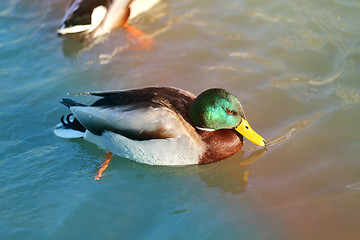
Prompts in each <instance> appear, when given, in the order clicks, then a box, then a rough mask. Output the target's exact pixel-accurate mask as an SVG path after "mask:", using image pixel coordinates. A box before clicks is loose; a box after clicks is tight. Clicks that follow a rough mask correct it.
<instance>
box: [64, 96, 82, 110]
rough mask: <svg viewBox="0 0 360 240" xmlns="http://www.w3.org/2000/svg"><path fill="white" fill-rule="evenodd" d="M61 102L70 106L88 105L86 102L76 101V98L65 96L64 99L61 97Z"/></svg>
mask: <svg viewBox="0 0 360 240" xmlns="http://www.w3.org/2000/svg"><path fill="white" fill-rule="evenodd" d="M60 103H62V104H64V105H65V106H67V107H68V108H70V107H74V106H80V107H85V106H86V105H85V104H82V103H78V102H75V101H74V100H72V99H70V98H63V99H61V101H60Z"/></svg>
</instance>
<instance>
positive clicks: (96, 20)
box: [58, 6, 107, 35]
mask: <svg viewBox="0 0 360 240" xmlns="http://www.w3.org/2000/svg"><path fill="white" fill-rule="evenodd" d="M106 13H107V9H106V7H104V6H98V7H96V8H94V10H93V12H92V13H91V24H87V25H76V26H72V27H65V24H63V25H62V26H61V27H60V29H58V33H59V34H61V35H66V34H74V33H82V32H85V31H88V32H91V31H93V30H94V29H95V28H97V27H98V26H99V25H100V23H101V22H102V21H103V20H104V18H105V16H106Z"/></svg>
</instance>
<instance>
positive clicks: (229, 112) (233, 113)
mask: <svg viewBox="0 0 360 240" xmlns="http://www.w3.org/2000/svg"><path fill="white" fill-rule="evenodd" d="M225 112H226V113H227V114H229V115H236V114H237V113H236V112H235V111H234V110H230V109H226V110H225Z"/></svg>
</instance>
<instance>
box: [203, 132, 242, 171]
mask: <svg viewBox="0 0 360 240" xmlns="http://www.w3.org/2000/svg"><path fill="white" fill-rule="evenodd" d="M196 131H197V132H198V134H199V135H200V137H201V140H202V141H203V142H205V144H206V146H207V149H206V151H205V152H204V154H203V155H202V157H201V158H200V160H199V164H205V163H211V162H217V161H220V160H222V159H224V158H228V157H230V156H232V155H234V154H235V153H237V152H238V151H239V150H240V148H241V146H242V143H243V137H242V136H241V135H240V134H238V133H236V132H235V131H234V130H230V129H222V130H216V131H212V132H210V131H203V130H201V129H197V130H196Z"/></svg>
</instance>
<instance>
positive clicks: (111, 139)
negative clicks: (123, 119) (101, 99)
mask: <svg viewBox="0 0 360 240" xmlns="http://www.w3.org/2000/svg"><path fill="white" fill-rule="evenodd" d="M84 138H85V139H86V140H88V141H89V142H92V143H94V144H96V145H98V146H99V147H101V148H102V149H108V150H109V151H110V152H112V153H114V154H117V155H119V156H122V157H125V158H127V159H130V160H133V161H136V162H140V163H145V164H149V165H169V166H170V165H172V166H175V165H194V164H198V163H199V162H198V161H199V158H200V156H201V155H202V154H203V152H204V149H203V148H199V146H198V145H197V142H195V141H194V140H193V139H192V138H191V137H190V135H188V134H184V135H182V136H180V137H176V138H166V139H152V140H145V141H136V140H131V139H129V138H126V137H124V136H121V135H119V134H116V133H113V132H110V131H105V132H104V133H103V134H102V135H101V136H98V135H94V134H92V133H91V132H89V131H86V132H85V136H84Z"/></svg>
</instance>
